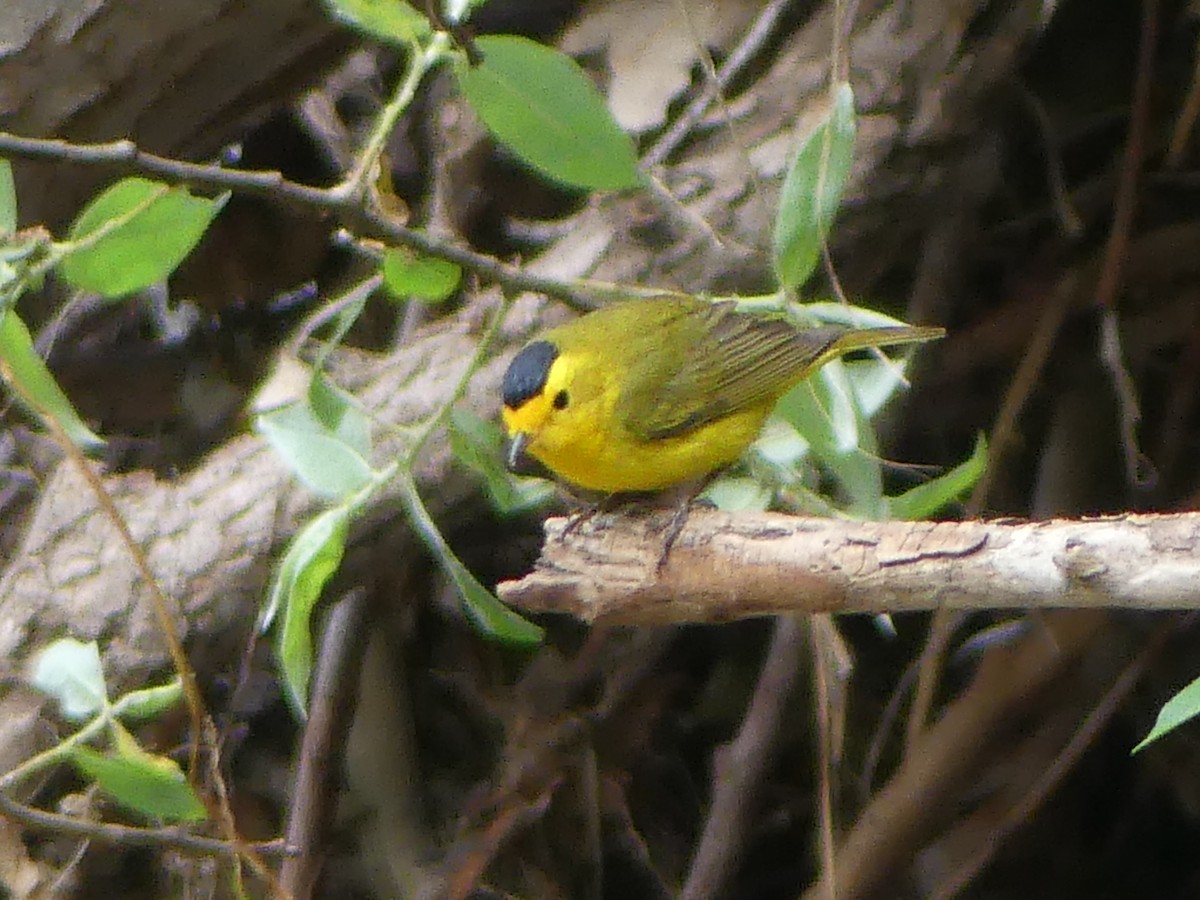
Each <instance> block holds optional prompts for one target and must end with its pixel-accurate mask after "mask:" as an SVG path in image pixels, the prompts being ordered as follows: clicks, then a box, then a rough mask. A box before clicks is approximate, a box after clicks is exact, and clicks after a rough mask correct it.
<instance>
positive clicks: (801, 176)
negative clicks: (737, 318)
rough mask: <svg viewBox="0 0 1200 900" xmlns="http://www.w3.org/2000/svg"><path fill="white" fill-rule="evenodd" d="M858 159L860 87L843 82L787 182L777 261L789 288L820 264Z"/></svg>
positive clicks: (804, 140) (806, 133)
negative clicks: (857, 102) (856, 101)
mask: <svg viewBox="0 0 1200 900" xmlns="http://www.w3.org/2000/svg"><path fill="white" fill-rule="evenodd" d="M802 128H803V126H802ZM853 160H854V92H853V91H852V90H851V88H850V85H849V84H846V83H843V84H841V85H839V86H838V87H837V88H836V89H835V91H834V93H833V97H832V100H831V101H830V102H829V103H828V104H827V105H826V106H825V107H824V108H823V109H821V110H820V111H819V113H818V120H817V122H816V123H815V125H813V126H811V127H808V128H807V129H804V130H803V133H802V134H801V136H800V138H799V140H798V142H797V147H796V155H795V156H794V157H793V158H792V163H791V165H790V166H789V167H788V173H787V176H786V177H785V178H784V181H783V189H782V191H781V192H780V197H779V211H778V212H777V214H776V216H775V234H774V264H775V276H776V277H777V278H778V279H779V284H780V286H781V287H783V288H784V289H786V290H789V291H792V290H795V289H796V288H798V287H800V285H802V284H804V282H805V281H807V280H808V276H809V275H811V274H812V271H813V269H815V268H816V265H817V259H818V258H819V256H820V253H821V245H822V243H824V241H825V237H826V235H828V234H829V227H830V225H832V224H833V217H834V214H835V213H836V212H837V208H838V203H839V202H840V200H841V196H842V190H843V188H845V186H846V179H847V178H848V177H849V175H850V164H851V163H852V162H853Z"/></svg>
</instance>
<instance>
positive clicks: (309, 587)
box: [259, 506, 354, 715]
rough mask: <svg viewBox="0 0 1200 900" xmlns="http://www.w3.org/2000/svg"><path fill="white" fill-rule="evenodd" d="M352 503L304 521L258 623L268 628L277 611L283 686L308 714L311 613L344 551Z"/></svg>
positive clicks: (276, 577)
mask: <svg viewBox="0 0 1200 900" xmlns="http://www.w3.org/2000/svg"><path fill="white" fill-rule="evenodd" d="M353 513H354V508H353V507H352V506H337V507H334V508H333V509H328V510H326V511H325V512H323V513H321V514H320V515H319V516H317V517H316V518H315V519H313V520H312V521H311V522H309V523H308V524H307V525H305V526H304V527H303V528H302V529H300V531H299V532H297V533H296V536H295V537H293V538H292V542H291V544H289V545H288V549H287V552H285V553H284V555H283V560H282V562H281V563H280V564H279V572H278V574H277V575H276V576H275V582H274V584H272V586H271V594H270V597H269V598H268V601H267V606H266V608H265V609H264V610H263V613H262V616H261V617H260V620H259V621H260V626H261V627H262V628H267V627H269V626H270V623H271V621H272V619H273V618H274V617H275V615H276V611H277V610H280V611H282V616H283V621H282V623H281V625H280V628H279V635H278V639H277V641H276V652H277V653H278V655H279V662H280V668H281V669H282V671H283V681H284V687H285V688H286V690H287V695H288V698H289V699H290V700H291V702H292V705H293V707H294V708H295V709H296V711H297V712H298V713H299V714H300V715H304V713H305V710H306V708H307V706H308V685H309V680H310V679H311V678H312V667H313V639H312V614H313V610H314V609H315V608H316V605H317V601H318V600H320V599H321V592H322V591H323V590H324V589H325V584H326V582H328V581H329V579H330V578H331V577H332V576H333V573H334V572H336V571H337V568H338V566H339V565H341V562H342V555H343V554H344V553H345V550H346V534H347V531H348V529H349V525H350V520H351V518H352V516H353Z"/></svg>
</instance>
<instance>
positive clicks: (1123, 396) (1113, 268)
mask: <svg viewBox="0 0 1200 900" xmlns="http://www.w3.org/2000/svg"><path fill="white" fill-rule="evenodd" d="M1157 42H1158V0H1142V23H1141V31H1140V37H1139V40H1138V56H1137V74H1136V76H1135V78H1134V82H1133V107H1132V109H1131V111H1130V119H1129V136H1128V138H1127V139H1126V142H1125V153H1124V155H1123V157H1122V159H1121V174H1120V178H1119V180H1118V182H1117V193H1116V197H1115V199H1114V201H1113V217H1112V226H1111V229H1110V230H1109V234H1108V241H1107V242H1106V243H1105V246H1104V260H1103V262H1102V263H1101V265H1100V276H1099V278H1098V280H1097V283H1096V294H1095V304H1096V308H1097V310H1099V311H1100V313H1101V315H1102V318H1101V350H1100V361H1101V363H1102V364H1103V366H1104V368H1105V370H1106V371H1107V372H1108V375H1109V379H1110V380H1111V382H1112V389H1113V395H1114V398H1115V400H1116V403H1117V409H1118V421H1119V422H1120V426H1121V446H1122V448H1123V450H1124V452H1125V477H1126V481H1127V482H1128V483H1129V484H1131V485H1134V486H1140V485H1142V484H1143V483H1144V478H1143V473H1142V466H1141V462H1142V460H1143V456H1142V453H1141V451H1140V449H1139V448H1138V442H1137V424H1138V422H1139V421H1140V419H1141V413H1140V411H1139V410H1138V404H1137V391H1136V390H1135V389H1134V387H1133V376H1132V375H1131V374H1130V372H1129V369H1128V367H1127V366H1126V365H1125V359H1124V354H1123V353H1122V352H1121V347H1120V331H1119V329H1118V328H1117V325H1116V321H1115V318H1114V317H1115V315H1116V308H1117V292H1118V291H1119V290H1120V289H1121V281H1122V275H1123V270H1124V265H1125V258H1126V256H1127V255H1128V253H1129V236H1130V233H1131V231H1132V230H1133V220H1134V216H1135V214H1136V212H1137V200H1138V197H1137V190H1138V181H1139V179H1140V176H1141V172H1142V160H1143V158H1144V157H1145V154H1146V142H1147V138H1148V135H1149V128H1150V92H1151V88H1152V87H1153V81H1154V56H1155V49H1156V45H1157Z"/></svg>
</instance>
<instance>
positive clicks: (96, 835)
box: [0, 792, 284, 857]
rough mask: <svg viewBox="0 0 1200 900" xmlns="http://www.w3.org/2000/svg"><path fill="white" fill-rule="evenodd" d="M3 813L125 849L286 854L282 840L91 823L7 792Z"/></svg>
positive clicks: (1, 801) (1, 798)
mask: <svg viewBox="0 0 1200 900" xmlns="http://www.w3.org/2000/svg"><path fill="white" fill-rule="evenodd" d="M0 810H3V812H4V814H5V815H6V816H8V817H10V818H12V819H14V820H15V821H17V822H20V823H21V824H22V825H24V826H25V827H26V828H29V829H32V830H35V831H44V832H47V833H50V834H58V835H63V834H65V835H70V836H71V837H77V838H79V839H81V840H87V841H101V842H103V843H105V844H117V845H119V846H121V847H155V848H160V849H161V848H169V849H171V850H177V851H179V852H180V853H186V854H189V855H192V856H217V857H224V856H229V857H236V856H238V855H239V854H242V853H244V852H245V851H246V849H247V848H249V849H251V850H253V851H254V852H256V853H262V854H279V853H283V852H284V844H283V842H282V841H268V842H267V843H263V844H236V843H231V842H229V841H225V840H221V839H220V838H210V837H204V836H203V835H198V834H191V833H189V832H186V831H183V830H182V829H179V828H137V827H135V826H133V825H116V824H113V823H110V822H90V821H88V820H86V819H81V818H79V817H78V816H68V815H63V814H62V813H52V812H47V811H46V810H44V809H37V808H35V807H32V806H26V805H25V804H24V803H21V802H19V801H17V800H15V799H14V798H13V797H11V796H10V795H8V794H6V793H3V792H0Z"/></svg>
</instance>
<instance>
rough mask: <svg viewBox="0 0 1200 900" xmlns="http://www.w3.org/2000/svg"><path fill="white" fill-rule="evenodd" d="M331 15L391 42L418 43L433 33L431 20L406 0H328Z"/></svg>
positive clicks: (372, 35) (325, 1)
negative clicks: (405, 0) (404, 0)
mask: <svg viewBox="0 0 1200 900" xmlns="http://www.w3.org/2000/svg"><path fill="white" fill-rule="evenodd" d="M324 3H325V9H326V10H328V12H329V15H330V17H331V18H333V19H335V20H336V21H338V22H341V23H342V24H343V25H348V26H350V27H351V28H353V29H355V30H356V31H361V32H363V33H364V34H367V35H370V36H371V37H373V38H377V39H378V40H381V41H387V42H388V43H390V44H401V45H406V44H415V43H417V42H419V41H421V40H422V39H424V38H426V37H428V36H429V34H430V26H429V20H428V19H427V18H425V17H424V16H423V15H421V14H420V13H419V12H417V11H416V10H415V9H413V8H412V7H411V6H409V5H408V4H407V3H405V2H403V0H324Z"/></svg>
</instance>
